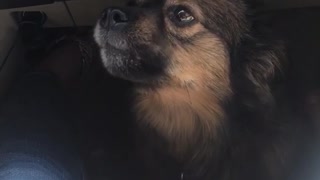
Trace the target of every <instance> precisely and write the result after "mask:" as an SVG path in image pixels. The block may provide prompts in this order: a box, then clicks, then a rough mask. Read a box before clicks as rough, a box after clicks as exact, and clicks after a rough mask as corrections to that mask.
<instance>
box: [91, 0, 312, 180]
mask: <svg viewBox="0 0 320 180" xmlns="http://www.w3.org/2000/svg"><path fill="white" fill-rule="evenodd" d="M136 3H137V4H136V5H135V6H134V7H130V8H125V9H123V11H124V12H126V13H127V15H128V19H129V20H128V23H129V25H128V27H126V28H125V30H124V29H121V30H119V31H118V32H116V31H112V32H111V31H109V30H106V29H105V28H104V27H103V25H101V21H104V20H103V19H100V20H99V21H100V22H99V23H98V25H97V27H96V32H95V39H96V41H97V43H98V45H99V46H100V48H101V54H102V59H103V63H104V65H105V67H106V69H107V70H108V71H109V73H110V74H112V75H114V76H116V77H120V78H122V79H125V80H129V81H130V82H132V83H133V86H134V93H133V94H134V101H133V108H132V109H133V112H134V114H135V120H136V124H137V129H138V131H136V135H137V139H136V142H137V144H138V146H137V147H139V148H137V149H138V151H139V152H140V154H141V156H140V157H141V159H140V160H139V161H140V162H143V163H142V164H143V165H142V166H139V167H140V168H142V167H143V168H142V170H143V172H144V174H143V178H145V179H148V180H149V179H153V180H156V179H159V180H171V179H172V180H178V179H181V178H182V176H183V179H196V180H201V179H204V180H209V179H210V180H212V179H217V180H249V179H250V180H251V179H252V180H255V179H257V180H285V179H289V178H290V177H291V176H293V174H292V173H291V172H293V171H294V168H295V167H296V165H297V164H298V162H299V161H300V158H301V157H302V155H301V154H303V153H302V152H303V151H304V150H303V148H301V147H304V146H305V144H304V143H307V142H306V141H305V139H309V136H311V135H313V134H312V128H311V127H312V123H313V122H312V121H311V119H312V118H309V116H306V114H305V112H304V111H299V110H297V109H299V107H301V105H303V104H304V103H305V101H304V99H305V97H307V96H308V91H307V90H302V91H298V90H297V91H293V89H291V88H292V87H294V79H292V78H291V77H290V76H289V75H288V73H289V72H290V70H288V69H287V68H288V67H290V66H289V65H288V64H289V62H287V61H286V58H285V55H284V52H285V49H284V48H283V47H282V45H281V43H278V42H276V41H270V39H268V38H262V36H259V35H258V33H257V32H256V31H255V29H254V26H253V23H252V22H251V21H250V20H249V17H248V11H247V6H246V4H245V2H243V1H242V0H139V1H137V2H136ZM176 6H183V7H186V8H188V9H189V10H190V11H191V13H192V14H193V16H194V17H195V18H196V21H195V22H194V23H193V24H191V25H188V26H186V27H178V26H176V25H175V24H174V23H173V22H172V21H171V20H170V18H169V17H168V13H170V9H171V8H172V7H176ZM119 47H120V48H119ZM123 47H124V49H125V50H123V49H121V48H123ZM289 91H292V92H289ZM293 97H295V98H293ZM296 104H299V105H296ZM299 117H303V118H299Z"/></svg>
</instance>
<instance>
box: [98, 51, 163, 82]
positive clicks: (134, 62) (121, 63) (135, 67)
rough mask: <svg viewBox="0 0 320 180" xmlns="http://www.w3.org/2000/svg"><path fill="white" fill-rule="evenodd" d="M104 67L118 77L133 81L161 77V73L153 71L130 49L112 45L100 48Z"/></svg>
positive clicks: (149, 80) (147, 80)
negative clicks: (117, 47)
mask: <svg viewBox="0 0 320 180" xmlns="http://www.w3.org/2000/svg"><path fill="white" fill-rule="evenodd" d="M100 53H101V58H102V62H103V65H104V67H105V68H106V69H107V71H108V73H109V74H111V75H112V76H114V77H116V78H120V79H123V80H127V81H131V82H133V83H143V84H147V83H151V82H153V81H156V79H157V78H159V75H160V74H156V73H154V72H153V71H152V67H148V66H146V63H143V61H142V60H141V59H138V58H135V57H133V56H132V55H131V53H130V51H128V50H119V49H116V48H114V47H112V46H108V47H105V48H102V49H101V50H100Z"/></svg>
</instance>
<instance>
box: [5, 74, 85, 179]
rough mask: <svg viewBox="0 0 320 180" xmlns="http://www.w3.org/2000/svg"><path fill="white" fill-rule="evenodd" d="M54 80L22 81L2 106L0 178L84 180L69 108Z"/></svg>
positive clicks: (47, 76)
mask: <svg viewBox="0 0 320 180" xmlns="http://www.w3.org/2000/svg"><path fill="white" fill-rule="evenodd" d="M70 107H71V105H70V104H69V101H68V100H67V98H66V96H64V93H63V91H61V88H60V87H59V84H58V83H57V81H56V80H55V79H54V76H52V75H51V74H47V73H32V74H29V75H27V76H25V77H24V78H22V79H21V80H20V81H19V82H18V83H17V85H16V86H15V87H14V88H13V89H12V91H11V93H10V94H8V96H7V98H6V100H5V101H4V102H2V103H1V106H0V179H1V180H82V179H83V176H84V175H83V174H84V172H83V169H82V168H83V166H82V162H81V160H80V156H79V153H78V152H77V147H76V143H75V142H76V141H75V139H74V133H72V132H73V129H72V119H73V118H74V117H73V114H74V113H72V112H73V110H72V109H71V108H70Z"/></svg>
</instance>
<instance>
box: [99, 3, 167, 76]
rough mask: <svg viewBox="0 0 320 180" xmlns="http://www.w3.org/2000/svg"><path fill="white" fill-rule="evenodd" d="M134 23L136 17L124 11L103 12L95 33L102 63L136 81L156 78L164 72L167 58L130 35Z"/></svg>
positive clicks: (119, 74) (118, 74)
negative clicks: (132, 17) (133, 18)
mask: <svg viewBox="0 0 320 180" xmlns="http://www.w3.org/2000/svg"><path fill="white" fill-rule="evenodd" d="M132 24H134V20H132V19H130V17H129V14H128V13H126V12H125V11H124V10H120V9H118V8H109V9H107V10H105V11H104V13H103V15H102V17H101V18H100V19H99V21H98V23H97V25H96V28H95V34H94V36H95V40H96V42H97V44H98V45H99V47H100V52H101V57H102V61H103V64H104V66H105V67H106V69H107V71H108V72H109V73H110V74H111V75H113V76H116V77H120V78H123V79H126V80H130V81H135V82H137V81H138V82H146V81H150V80H153V79H155V78H157V77H158V76H159V75H161V74H163V70H164V61H163V59H164V58H163V57H162V55H161V54H160V53H157V52H155V51H154V49H152V47H151V46H147V45H145V44H143V43H140V42H138V41H139V40H134V39H133V38H129V34H130V27H131V25H132ZM131 34H132V33H131Z"/></svg>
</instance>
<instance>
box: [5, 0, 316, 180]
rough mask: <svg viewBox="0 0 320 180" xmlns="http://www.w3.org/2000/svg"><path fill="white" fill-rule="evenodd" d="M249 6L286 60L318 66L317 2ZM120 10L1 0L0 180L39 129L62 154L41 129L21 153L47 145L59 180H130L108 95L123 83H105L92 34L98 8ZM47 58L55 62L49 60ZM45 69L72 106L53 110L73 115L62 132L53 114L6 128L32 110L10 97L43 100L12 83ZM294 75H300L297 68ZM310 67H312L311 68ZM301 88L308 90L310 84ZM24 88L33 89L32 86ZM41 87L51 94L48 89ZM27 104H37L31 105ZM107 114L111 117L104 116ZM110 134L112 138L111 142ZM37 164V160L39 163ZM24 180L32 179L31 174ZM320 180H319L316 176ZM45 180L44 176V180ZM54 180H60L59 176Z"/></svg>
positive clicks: (263, 0)
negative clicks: (57, 78)
mask: <svg viewBox="0 0 320 180" xmlns="http://www.w3.org/2000/svg"><path fill="white" fill-rule="evenodd" d="M253 1H255V2H254V3H253V4H254V9H255V10H254V13H255V16H253V17H252V18H253V19H254V22H256V26H257V28H259V29H261V30H262V31H265V32H266V33H269V34H271V35H272V36H273V37H276V38H279V39H282V40H283V41H284V43H285V45H286V47H287V55H288V57H289V58H290V59H294V60H296V61H304V62H306V64H308V63H310V64H311V62H317V63H316V64H318V65H320V1H318V0H304V1H301V0H281V1H279V0H253ZM126 3H127V2H126V1H125V0H121V1H120V0H57V1H55V0H28V1H26V0H0V23H1V25H0V102H1V104H4V105H0V142H1V143H0V179H2V177H4V179H3V180H15V179H14V178H19V175H18V174H19V171H21V172H22V171H23V168H22V169H19V168H17V169H16V171H15V173H13V174H16V176H12V177H13V179H5V178H6V177H9V175H8V174H10V173H11V174H12V172H11V171H9V170H7V164H8V162H9V161H10V160H12V159H15V158H16V156H12V157H11V156H10V157H8V156H5V154H8V152H11V149H10V147H11V146H10V144H11V142H16V139H19V138H18V137H23V136H24V135H23V134H24V133H26V132H28V131H33V130H32V129H37V127H38V126H40V125H39V124H44V125H45V126H48V127H49V126H51V127H56V128H55V130H56V131H57V132H59V133H60V132H61V134H60V135H61V137H59V136H60V135H59V136H56V137H54V138H51V137H50V138H49V139H50V140H49V141H52V142H63V143H65V144H66V145H65V146H63V148H62V149H59V148H57V149H56V146H55V145H54V143H53V145H49V144H50V143H48V140H47V139H46V138H45V137H43V138H44V139H42V137H41V134H42V133H43V132H44V131H47V130H46V128H44V129H42V130H39V132H38V131H37V133H38V134H37V133H36V134H32V133H31V134H30V137H37V138H36V139H39V143H30V144H28V143H26V144H25V145H23V146H21V147H20V146H19V147H20V148H22V149H29V148H30V151H28V152H30V153H31V154H39V152H38V149H41V148H40V146H41V143H43V144H45V149H47V150H49V151H50V153H51V154H52V158H57V159H59V162H60V163H61V164H59V165H57V168H56V169H59V168H60V167H62V166H66V167H67V168H68V169H69V170H70V172H72V173H73V174H72V173H70V174H68V173H66V175H65V177H63V178H65V179H63V178H62V179H63V180H73V179H77V180H78V179H79V180H80V179H81V178H82V179H85V177H86V178H88V179H90V180H102V179H104V180H105V179H111V180H112V179H130V178H128V177H130V176H131V175H130V173H134V172H130V170H128V167H127V166H126V165H124V164H125V163H124V162H127V160H128V152H127V151H126V147H125V145H124V144H123V141H126V140H123V139H126V136H127V133H128V129H126V128H123V127H122V124H123V123H126V122H119V121H116V122H114V121H112V120H111V119H112V117H115V116H126V114H125V113H123V112H121V111H120V112H119V111H118V110H117V109H121V108H122V105H120V103H119V104H117V102H119V101H118V100H117V99H115V98H116V97H110V96H107V94H110V93H111V94H112V93H119V94H121V93H123V94H125V91H126V90H127V88H126V87H127V86H128V84H126V83H125V82H123V83H122V84H121V83H120V84H117V86H114V85H113V83H119V82H118V81H116V80H115V79H113V78H111V77H110V76H109V75H108V74H107V73H106V72H105V70H104V69H103V67H102V64H101V62H100V57H99V52H98V50H97V47H96V44H95V42H94V41H93V35H92V34H93V27H94V25H95V23H96V20H97V19H98V17H99V16H100V14H101V12H102V10H103V9H104V8H106V7H110V6H115V5H117V6H125V5H126ZM52 52H54V53H52ZM52 56H53V57H55V58H56V59H59V61H58V62H52V60H51V61H50V58H51V57H52ZM43 59H49V60H48V61H44V60H43ZM47 63H49V64H50V65H48V64H47ZM61 64H63V65H61ZM52 66H53V67H56V66H59V68H55V69H54V70H52V69H50V68H51V67H52ZM48 67H49V69H50V70H52V71H58V72H59V73H60V74H61V78H62V79H63V82H64V83H65V84H63V87H64V88H66V89H68V98H70V99H72V103H65V104H64V106H63V107H62V106H59V107H58V108H60V109H61V110H62V111H64V109H69V110H70V109H71V110H73V112H74V113H71V114H69V115H68V118H67V120H66V121H68V122H67V124H69V125H68V126H67V127H66V126H64V125H61V126H60V125H59V123H55V122H52V121H51V120H50V119H54V116H55V115H52V116H51V115H50V113H51V112H49V111H48V112H47V111H46V109H45V108H44V109H38V110H37V111H38V112H39V113H38V115H37V117H38V119H41V123H39V122H38V121H35V122H32V121H31V122H28V123H26V122H23V123H20V122H17V123H16V124H15V123H12V124H10V122H11V121H14V120H13V119H14V118H12V117H17V119H19V118H20V119H23V120H24V119H25V118H27V117H29V116H30V117H33V115H30V114H28V112H26V111H27V109H29V108H30V111H32V109H33V108H34V107H33V106H34V105H33V103H28V101H27V100H23V98H21V97H19V96H17V95H14V94H15V92H16V91H21V93H27V92H32V93H33V94H34V95H36V96H37V97H38V98H42V96H45V95H43V94H42V93H41V92H43V91H42V90H41V88H39V89H28V88H24V87H16V82H19V81H23V78H24V74H25V73H26V72H30V71H32V70H34V69H40V71H42V70H47V69H48ZM75 67H78V68H75ZM296 68H297V69H299V68H301V69H303V67H296ZM314 68H318V67H316V66H314ZM70 69H71V70H70ZM69 71H72V72H73V71H74V74H76V75H74V74H71V75H70V73H68V72H69ZM75 76H76V77H75ZM297 76H299V75H297ZM308 77H310V78H309V79H312V80H313V81H320V77H316V76H315V75H314V74H312V73H311V72H310V73H309V74H308ZM35 81H37V82H38V81H40V82H42V81H41V80H35ZM80 81H81V82H80ZM301 81H303V82H304V83H305V84H306V85H308V82H305V81H304V80H301ZM25 83H27V82H25ZM28 83H31V84H32V82H28ZM42 83H44V84H45V83H46V82H45V81H44V82H42ZM22 84H23V83H22ZM114 87H118V88H114ZM119 87H121V88H119ZM46 88H48V89H50V88H55V87H51V86H50V85H48V86H46ZM7 97H13V99H14V100H15V102H16V104H19V105H23V106H24V107H25V109H24V111H20V110H15V106H16V105H13V104H11V103H10V102H9V103H7ZM32 98H34V97H29V99H32ZM123 98H126V97H123ZM62 99H63V98H62ZM63 100H66V99H63ZM31 102H34V103H36V102H37V98H35V99H34V100H31ZM48 102H50V105H49V106H58V104H59V98H58V97H55V96H54V95H52V96H51V95H50V98H49V99H48ZM68 102H69V101H68ZM110 102H112V103H110ZM44 106H48V104H43V105H42V107H44ZM106 109H109V110H108V111H106ZM314 111H315V112H314V115H315V116H319V117H320V112H318V111H317V110H314ZM12 115H14V116H12ZM106 117H108V120H106ZM17 124H19V125H17ZM70 124H72V125H70ZM1 126H2V127H1ZM69 126H70V127H69ZM319 126H320V123H319ZM68 128H69V129H71V130H70V131H73V132H75V133H74V134H76V135H75V137H73V136H72V137H71V136H69V135H64V133H65V134H68V132H69V129H68ZM28 129H31V130H28ZM48 131H50V130H48ZM27 134H28V133H27ZM111 134H112V135H111ZM115 134H116V137H118V139H114V138H113V137H114V135H115ZM8 137H9V138H8ZM11 137H12V138H11ZM16 137H17V138H16ZM65 137H68V138H65ZM69 138H70V139H69ZM5 139H6V140H5ZM70 141H72V142H76V143H75V144H76V145H74V146H73V147H70V148H69V145H70V144H71V143H69V142H70ZM129 144H130V143H129ZM38 146H39V148H38ZM34 147H37V148H38V149H37V148H34ZM64 148H66V149H67V148H69V149H70V153H69V154H65V151H64ZM75 152H77V153H75ZM9 154H10V153H9ZM18 154H19V152H18ZM79 157H81V158H79ZM26 158H27V157H26ZM79 159H82V160H81V161H80V160H79ZM318 159H319V158H318ZM38 160H39V161H42V160H43V159H41V156H40V158H39V159H38ZM111 162H112V163H111ZM63 163H65V164H66V165H64V164H63ZM314 163H318V164H319V166H318V167H320V160H319V161H318V162H314ZM9 164H10V163H9ZM9 166H10V165H9ZM48 166H50V165H48ZM78 166H82V167H81V168H84V169H85V170H84V171H83V172H81V173H79V172H78V171H77V170H76V169H77V168H78ZM30 167H31V166H30ZM32 167H33V166H32ZM81 168H78V169H81ZM2 169H3V170H2ZM319 170H320V169H318V171H317V170H315V171H316V173H319ZM310 171H311V170H310ZM36 173H37V172H36ZM310 173H314V171H312V172H310ZM62 174H63V173H62ZM79 174H81V175H79ZM10 177H11V176H10ZM26 177H27V176H26ZM28 177H29V176H28ZM30 177H31V179H32V175H30ZM318 177H319V178H320V174H319V176H318ZM45 178H46V176H43V179H45ZM58 178H61V177H59V176H57V179H58ZM302 179H303V178H302ZM22 180H24V179H22ZM26 180H29V179H26ZM48 180H51V179H48ZM59 180H60V179H59ZM305 180H308V179H305Z"/></svg>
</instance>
